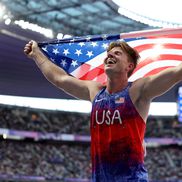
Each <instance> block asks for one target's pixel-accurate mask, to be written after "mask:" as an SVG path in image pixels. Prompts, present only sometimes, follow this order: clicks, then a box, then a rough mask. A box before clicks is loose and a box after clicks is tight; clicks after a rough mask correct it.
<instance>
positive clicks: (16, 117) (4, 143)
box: [0, 106, 182, 181]
mask: <svg viewBox="0 0 182 182" xmlns="http://www.w3.org/2000/svg"><path fill="white" fill-rule="evenodd" d="M0 128H7V129H15V130H28V131H39V132H43V133H48V132H55V133H60V134H62V133H69V134H81V135H89V114H80V113H66V112H60V111H45V110H35V109H30V108H23V107H6V106H1V107H0ZM146 136H147V137H160V138H161V137H163V138H169V137H170V138H179V139H180V138H182V127H181V124H179V122H178V121H177V118H176V117H175V118H154V117H149V119H148V125H147V130H146ZM181 151H182V148H181V146H180V145H169V146H160V145H159V146H157V147H156V146H153V147H151V146H150V147H147V155H146V159H145V165H146V168H147V169H148V171H149V178H150V179H153V180H174V181H177V179H182V152H181ZM0 162H1V165H0V175H1V174H7V175H25V176H26V175H27V176H44V177H45V178H46V179H55V178H56V179H61V178H82V179H89V178H90V174H91V164H90V147H89V143H88V145H87V144H84V145H83V144H80V143H62V142H54V141H52V142H51V141H49V142H46V141H44V142H42V143H41V142H40V141H39V142H35V141H34V142H33V141H26V140H22V141H13V140H3V137H1V142H0Z"/></svg>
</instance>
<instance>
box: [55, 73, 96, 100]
mask: <svg viewBox="0 0 182 182" xmlns="http://www.w3.org/2000/svg"><path fill="white" fill-rule="evenodd" d="M56 85H57V87H58V88H60V89H62V90H63V91H64V92H66V93H68V94H69V95H72V96H73V97H75V98H79V99H83V100H89V101H90V100H92V98H91V92H93V91H92V89H93V90H97V88H98V83H95V82H92V81H85V80H79V79H77V78H74V77H72V76H69V75H67V76H64V77H61V78H60V79H59V78H58V80H57V84H56ZM91 88H92V89H91Z"/></svg>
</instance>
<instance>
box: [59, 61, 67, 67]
mask: <svg viewBox="0 0 182 182" xmlns="http://www.w3.org/2000/svg"><path fill="white" fill-rule="evenodd" d="M60 64H61V65H62V66H63V67H65V66H66V64H67V63H66V60H65V59H61V63H60Z"/></svg>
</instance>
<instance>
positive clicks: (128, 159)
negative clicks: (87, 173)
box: [90, 83, 148, 182]
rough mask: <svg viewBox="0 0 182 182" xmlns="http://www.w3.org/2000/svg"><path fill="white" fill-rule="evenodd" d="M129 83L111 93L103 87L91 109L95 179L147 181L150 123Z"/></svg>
mask: <svg viewBox="0 0 182 182" xmlns="http://www.w3.org/2000/svg"><path fill="white" fill-rule="evenodd" d="M130 86H131V83H129V84H128V86H127V87H126V88H125V89H123V90H121V91H120V92H117V93H114V94H109V93H108V92H107V91H106V88H103V89H102V90H101V91H100V92H99V93H98V94H97V95H96V97H95V99H94V102H93V106H92V112H91V125H90V127H91V155H92V178H93V182H147V181H148V175H147V171H146V169H145V167H144V147H143V141H144V133H145V128H146V124H145V122H144V121H143V119H142V118H141V116H140V115H139V113H138V112H137V110H136V109H135V107H134V105H133V103H132V101H131V99H130V96H129V88H130Z"/></svg>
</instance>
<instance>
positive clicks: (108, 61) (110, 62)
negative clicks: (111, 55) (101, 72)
mask: <svg viewBox="0 0 182 182" xmlns="http://www.w3.org/2000/svg"><path fill="white" fill-rule="evenodd" d="M115 63H116V61H115V60H113V59H108V60H107V64H115Z"/></svg>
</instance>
